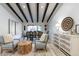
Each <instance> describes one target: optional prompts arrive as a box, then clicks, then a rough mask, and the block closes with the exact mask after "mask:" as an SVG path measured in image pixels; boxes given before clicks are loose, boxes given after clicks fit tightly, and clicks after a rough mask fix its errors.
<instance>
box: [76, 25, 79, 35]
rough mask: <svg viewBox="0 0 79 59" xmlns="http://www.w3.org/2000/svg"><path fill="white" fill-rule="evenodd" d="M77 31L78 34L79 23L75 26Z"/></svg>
mask: <svg viewBox="0 0 79 59" xmlns="http://www.w3.org/2000/svg"><path fill="white" fill-rule="evenodd" d="M75 32H76V33H77V34H79V24H77V25H76V26H75Z"/></svg>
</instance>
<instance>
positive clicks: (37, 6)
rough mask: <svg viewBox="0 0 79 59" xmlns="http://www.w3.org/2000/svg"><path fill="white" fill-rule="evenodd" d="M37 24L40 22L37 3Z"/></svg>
mask: <svg viewBox="0 0 79 59" xmlns="http://www.w3.org/2000/svg"><path fill="white" fill-rule="evenodd" d="M37 22H39V3H37Z"/></svg>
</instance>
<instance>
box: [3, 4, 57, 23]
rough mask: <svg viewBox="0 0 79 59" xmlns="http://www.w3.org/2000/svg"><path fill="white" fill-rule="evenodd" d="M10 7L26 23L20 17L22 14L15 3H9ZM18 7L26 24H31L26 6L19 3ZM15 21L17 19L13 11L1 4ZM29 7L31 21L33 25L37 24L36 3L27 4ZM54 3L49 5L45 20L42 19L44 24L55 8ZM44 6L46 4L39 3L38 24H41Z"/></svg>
mask: <svg viewBox="0 0 79 59" xmlns="http://www.w3.org/2000/svg"><path fill="white" fill-rule="evenodd" d="M9 4H10V5H11V7H12V8H13V9H14V10H15V12H16V13H17V14H18V15H19V16H20V17H21V19H22V20H23V21H24V23H27V22H26V20H25V18H24V16H23V15H22V13H21V12H20V10H19V8H18V7H17V5H16V4H15V3H9ZM19 4H20V7H21V9H22V11H23V12H24V14H25V16H26V18H27V20H28V23H31V22H32V21H31V17H30V14H29V11H28V8H27V5H26V4H25V3H19ZM2 5H3V6H4V7H5V8H6V9H7V10H8V11H9V12H10V13H11V14H12V15H13V16H14V17H15V18H16V19H19V18H18V17H17V16H16V15H15V14H14V13H13V11H12V10H11V9H10V8H9V7H8V6H7V5H6V4H2ZM29 5H30V9H31V13H32V17H33V21H34V23H37V4H36V3H29ZM55 5H56V3H49V6H48V9H47V12H46V15H45V18H44V23H47V19H48V17H49V15H50V14H51V12H52V11H53V9H54V7H55ZM45 6H46V3H39V18H38V19H39V23H41V22H42V18H43V14H44V11H45ZM23 7H25V8H23Z"/></svg>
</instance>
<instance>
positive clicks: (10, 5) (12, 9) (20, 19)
mask: <svg viewBox="0 0 79 59" xmlns="http://www.w3.org/2000/svg"><path fill="white" fill-rule="evenodd" d="M6 5H7V6H8V7H9V8H10V9H11V10H12V11H13V12H14V14H15V15H16V16H17V17H18V18H19V19H20V20H21V22H23V20H22V19H21V18H20V17H19V15H18V14H17V13H16V11H15V10H14V9H13V8H12V6H11V5H10V4H9V3H6Z"/></svg>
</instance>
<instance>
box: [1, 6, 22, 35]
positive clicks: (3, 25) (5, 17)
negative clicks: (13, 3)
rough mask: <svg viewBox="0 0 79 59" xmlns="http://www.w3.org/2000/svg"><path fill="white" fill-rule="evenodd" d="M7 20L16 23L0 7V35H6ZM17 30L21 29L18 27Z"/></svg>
mask: <svg viewBox="0 0 79 59" xmlns="http://www.w3.org/2000/svg"><path fill="white" fill-rule="evenodd" d="M8 19H10V20H14V21H18V20H16V19H15V18H14V17H13V16H12V15H11V14H10V13H9V12H8V11H7V10H6V9H5V8H4V7H3V6H2V5H0V35H5V34H8ZM20 24H21V23H20ZM19 26H20V25H19ZM18 30H22V28H19V27H18Z"/></svg>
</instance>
